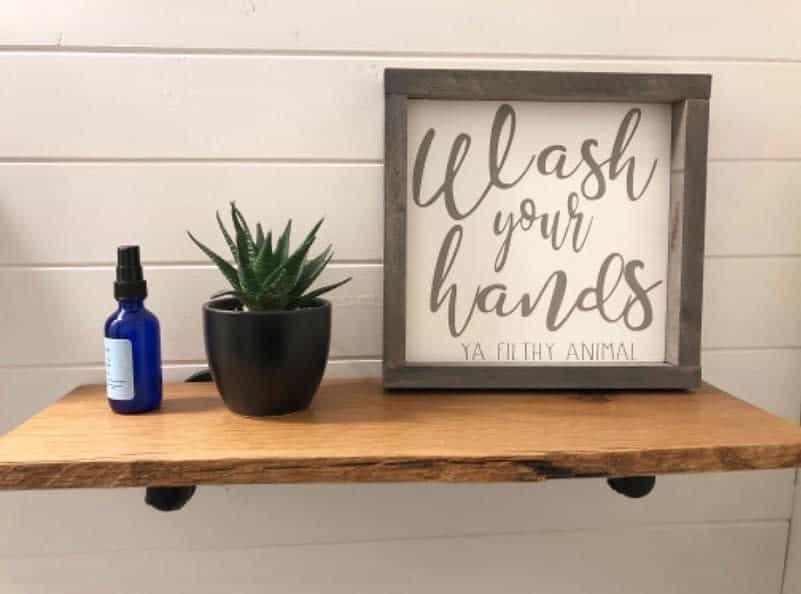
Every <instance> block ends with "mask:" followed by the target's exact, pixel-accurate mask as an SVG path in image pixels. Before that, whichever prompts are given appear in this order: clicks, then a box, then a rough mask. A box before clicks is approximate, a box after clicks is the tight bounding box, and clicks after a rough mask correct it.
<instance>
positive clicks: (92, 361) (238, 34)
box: [0, 0, 801, 594]
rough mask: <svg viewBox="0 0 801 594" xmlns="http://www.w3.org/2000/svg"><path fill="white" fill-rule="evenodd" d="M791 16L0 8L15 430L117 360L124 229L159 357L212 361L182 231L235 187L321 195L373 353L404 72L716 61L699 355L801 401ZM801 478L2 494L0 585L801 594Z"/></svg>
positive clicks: (543, 4)
mask: <svg viewBox="0 0 801 594" xmlns="http://www.w3.org/2000/svg"><path fill="white" fill-rule="evenodd" d="M799 30H801V4H799V3H797V2H793V1H790V0H787V1H784V2H782V1H765V2H760V3H740V2H726V3H723V2H698V1H697V0H693V1H692V2H690V1H677V0H674V1H672V2H669V3H644V2H643V3H634V2H629V1H626V0H618V1H612V2H603V3H582V4H577V3H567V2H547V1H544V0H538V1H531V0H514V1H510V2H506V3H500V2H464V1H463V0H461V1H457V0H449V1H441V2H429V1H427V0H406V1H404V2H397V1H394V2H389V1H380V2H355V1H354V2H346V1H343V0H340V1H334V2H327V1H323V0H318V1H317V2H299V1H298V2H267V1H259V0H244V1H241V2H236V1H222V0H219V1H212V0H206V1H197V0H195V1H190V0H180V1H177V0H176V1H171V2H163V0H148V1H143V0H140V1H139V2H136V3H128V2H122V1H119V0H118V1H112V2H109V1H107V0H106V1H102V0H83V1H78V0H69V1H67V0H59V1H56V0H53V1H50V2H46V1H31V0H28V1H23V0H6V1H5V2H2V3H0V80H3V81H4V82H3V84H2V85H0V288H2V291H1V292H0V295H2V296H1V297H0V305H2V309H3V311H4V312H5V315H4V316H3V322H2V335H1V336H0V431H5V430H7V429H9V428H10V427H12V426H14V425H15V424H17V423H18V422H20V421H21V420H22V419H24V418H25V417H26V416H29V415H30V414H32V413H33V412H35V411H36V410H37V409H39V408H41V407H42V406H44V405H45V404H46V403H47V402H48V401H49V400H51V399H53V398H55V397H57V396H58V395H60V394H61V393H63V392H64V391H66V390H67V389H69V388H71V387H72V386H74V385H77V384H79V383H84V382H87V381H98V380H100V379H102V369H101V367H100V348H99V346H98V345H99V342H98V341H99V333H100V328H101V324H102V320H103V319H104V317H105V315H106V314H107V312H108V311H109V310H110V309H111V307H112V305H113V304H112V299H111V294H110V293H111V280H112V277H113V272H112V261H113V257H114V248H115V246H116V245H117V244H120V243H124V242H138V243H141V244H142V245H143V251H144V256H145V258H146V260H147V264H148V271H147V273H148V278H149V280H150V287H151V293H152V298H151V300H150V302H151V305H152V307H153V309H154V310H155V311H156V312H157V313H158V314H159V316H160V318H161V320H162V325H163V331H164V345H163V346H164V356H165V360H166V361H167V366H166V367H167V376H168V377H169V378H170V379H173V380H181V379H183V378H184V377H186V376H187V375H189V373H191V372H192V371H193V370H196V369H198V368H199V367H200V366H201V365H202V356H203V355H202V344H201V337H200V321H199V304H200V302H201V301H202V300H203V299H204V297H205V296H206V295H207V294H208V293H209V292H210V291H211V290H212V289H214V288H216V287H217V285H219V281H218V280H217V277H216V275H215V273H214V271H213V270H212V269H211V268H210V267H209V266H208V265H207V264H206V263H205V262H203V260H202V259H201V258H200V257H199V256H198V253H197V252H196V251H195V249H194V248H193V247H192V246H191V245H190V244H189V243H188V242H187V241H186V240H185V238H184V236H183V235H182V233H183V230H184V229H186V228H191V229H194V230H197V231H198V233H199V234H200V235H201V236H204V237H207V238H212V237H214V236H215V235H214V234H215V231H214V229H213V220H212V218H211V213H212V212H213V210H214V209H215V208H219V207H222V206H224V205H225V203H226V201H228V200H230V199H236V200H238V201H239V203H240V204H241V205H242V206H243V208H245V209H246V211H247V212H248V213H250V214H252V216H255V217H258V218H261V219H263V220H266V221H283V220H285V219H286V218H287V217H290V216H291V217H294V218H295V220H296V222H297V223H298V226H299V227H303V226H306V225H308V224H310V223H311V221H312V220H313V219H315V218H317V217H318V216H320V215H321V214H325V215H326V217H327V223H326V228H325V230H324V233H323V234H324V237H323V238H322V241H324V242H327V241H331V242H333V243H334V244H335V246H336V248H337V264H336V266H335V268H336V270H334V271H333V272H332V274H337V275H341V274H342V273H343V272H347V273H349V274H352V275H353V276H354V282H353V283H351V284H350V285H348V286H347V288H344V289H342V290H340V291H339V292H338V294H336V295H335V297H334V301H335V312H336V313H335V321H334V324H335V328H334V332H335V334H334V343H333V349H332V354H333V357H334V360H333V362H332V364H331V366H330V368H329V372H330V374H331V375H341V376H348V375H350V376H353V375H376V374H377V373H378V372H379V363H378V357H379V356H380V344H381V340H380V320H381V298H380V296H381V240H382V239H381V238H382V228H381V221H382V215H381V211H382V181H381V180H382V167H381V159H382V141H383V125H382V122H383V91H382V71H383V69H384V68H385V67H387V66H407V67H421V66H425V67H470V68H509V69H515V68H520V69H543V68H550V69H571V70H576V69H582V70H614V71H660V72H685V71H687V72H710V73H712V74H713V77H714V80H713V100H712V114H711V132H710V165H709V210H708V221H707V238H708V241H707V259H706V271H705V272H706V290H705V294H704V299H705V325H704V334H703V340H704V347H705V350H704V353H703V359H704V361H703V363H704V367H705V377H706V378H707V379H708V380H710V381H712V382H715V383H717V384H719V385H721V386H722V387H724V388H727V389H729V390H731V391H733V392H734V393H736V394H738V395H740V396H742V397H744V398H747V399H749V400H751V401H752V402H755V403H756V404H758V405H760V406H763V407H765V408H767V409H769V410H772V411H774V412H776V413H778V414H781V415H783V416H785V417H787V418H789V419H793V420H795V421H797V420H799V415H800V414H801V315H800V314H799V305H801V302H800V300H799V298H798V296H797V294H798V291H799V289H801V200H799V198H800V197H801V107H799V106H801V102H799V96H800V95H801V35H799ZM88 430H91V428H88ZM54 447H56V446H54ZM794 483H795V476H794V473H793V472H792V471H775V472H758V473H735V474H727V475H705V476H676V477H668V478H660V479H659V481H658V483H657V488H656V490H655V492H654V493H653V495H651V496H649V497H648V498H646V499H643V500H640V501H630V500H625V499H623V498H621V497H619V496H616V495H614V494H613V493H611V492H610V491H609V489H607V488H606V486H605V484H604V483H603V481H600V480H575V481H568V482H558V481H557V482H551V483H548V484H545V485H485V486H469V485H368V486H314V487H310V486H280V487H272V486H263V487H235V488H234V487H232V488H205V489H201V490H200V491H199V492H198V494H197V496H196V497H195V499H194V500H193V501H192V503H191V504H190V505H189V506H188V507H187V509H186V510H184V511H182V512H181V513H177V514H157V513H156V512H154V511H152V510H150V509H147V508H145V507H144V505H143V504H142V502H141V498H142V492H141V490H122V491H71V492H35V493H2V494H0V534H1V535H2V538H0V593H6V592H13V593H16V592H26V593H27V592H54V591H58V592H81V593H86V592H91V593H94V592H98V593H100V592H104V593H105V592H132V593H134V592H154V593H158V592H165V593H166V592H174V591H192V592H194V593H202V592H218V591H235V592H250V591H253V592H262V591H264V590H265V588H267V589H270V590H271V591H276V592H298V593H302V594H305V593H307V592H340V591H341V592H348V593H351V592H371V593H372V592H382V593H385V592H403V593H405V592H409V591H415V592H438V593H439V592H460V593H462V592H487V591H492V590H498V589H499V588H500V589H501V590H502V591H504V592H537V593H543V594H558V593H590V594H601V593H607V592H608V593H610V594H611V593H615V594H620V593H631V594H645V593H648V594H652V593H657V594H658V593H662V592H665V593H667V592H682V593H690V594H691V593H699V594H723V593H726V594H755V593H758V594H772V593H775V594H779V593H780V592H782V587H783V586H782V584H783V582H784V594H799V593H801V517H799V514H801V503H799V502H801V498H800V497H801V496H799V495H797V494H796V493H795V487H794ZM794 500H795V502H796V503H795V509H796V511H795V517H796V520H795V528H796V529H795V530H794V531H793V533H792V534H790V533H789V529H790V519H791V517H792V515H793V502H794ZM788 538H789V542H790V550H789V557H788V563H787V564H786V567H785V554H786V551H787V546H788Z"/></svg>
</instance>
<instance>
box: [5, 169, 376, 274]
mask: <svg viewBox="0 0 801 594" xmlns="http://www.w3.org/2000/svg"><path fill="white" fill-rule="evenodd" d="M382 175H383V169H382V167H381V165H380V164H379V165H342V166H340V165H335V166H332V165H273V164H252V163H244V164H242V163H239V164H232V163H217V164H208V163H204V164H196V163H181V164H175V163H158V164H141V163H124V164H120V163H111V164H87V163H58V164H54V163H46V164H44V163H24V164H23V163H13V164H8V163H6V164H0V213H2V215H0V227H1V228H2V230H3V233H2V234H0V263H6V264H37V263H38V264H42V263H47V264H53V263H56V264H61V263H67V264H69V263H83V264H86V263H90V264H95V263H109V264H111V263H113V262H114V260H115V258H116V254H115V246H117V245H122V244H125V243H136V244H140V245H141V246H142V256H143V258H144V260H145V261H146V262H176V261H178V262H205V261H207V260H206V257H205V256H204V255H203V254H202V253H201V252H200V250H198V249H197V247H195V246H194V245H193V244H192V243H191V242H190V241H189V239H188V238H187V237H186V234H185V231H186V230H187V229H189V230H191V231H192V232H193V234H194V235H196V236H197V237H199V238H200V239H201V240H203V241H204V242H205V243H206V244H207V245H209V246H210V247H212V248H213V249H215V250H218V251H220V253H226V252H227V248H226V247H225V243H224V242H223V240H222V237H221V236H220V231H219V229H218V228H217V223H216V221H215V220H214V211H215V210H219V211H221V214H222V215H223V217H224V220H225V221H226V223H227V224H228V226H229V229H230V227H231V224H230V219H229V217H228V214H227V213H228V210H227V209H228V202H229V201H231V200H235V201H236V202H237V204H238V206H239V207H240V208H241V209H242V211H243V212H244V213H245V215H246V216H247V218H248V219H249V220H250V221H251V222H255V221H262V222H263V224H264V225H265V228H266V229H270V228H272V229H274V232H276V233H278V232H280V230H281V229H282V228H283V226H284V225H285V224H286V221H287V220H288V219H292V224H293V230H294V233H295V235H294V237H295V241H296V243H297V242H299V241H300V240H301V238H302V233H303V232H304V231H305V230H307V229H309V228H311V226H312V225H313V224H314V223H315V222H317V220H319V218H320V217H325V223H324V224H323V226H322V228H321V229H320V233H319V234H318V237H317V243H316V244H315V248H316V249H319V250H322V249H324V248H325V246H326V245H328V244H329V243H333V244H334V250H335V257H336V258H337V259H338V260H343V259H344V260H374V259H380V258H381V246H382V245H383V243H382V242H383V232H382V229H383V216H382V212H383V208H384V195H383V178H382ZM47 221H59V224H58V225H53V224H48V222H47ZM121 221H124V224H116V223H117V222H121ZM154 221H158V222H159V224H158V225H154V224H153V222H154ZM357 228H358V233H354V230H355V229H357ZM45 229H46V234H47V241H43V238H42V233H43V232H44V231H45ZM266 229H265V230H266ZM76 236H81V237H91V241H75V237H76Z"/></svg>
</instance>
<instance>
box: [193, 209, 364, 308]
mask: <svg viewBox="0 0 801 594" xmlns="http://www.w3.org/2000/svg"><path fill="white" fill-rule="evenodd" d="M231 221H232V223H233V227H234V235H233V237H232V236H231V234H230V233H229V232H228V229H226V227H225V225H224V224H223V221H222V219H221V218H220V213H219V212H217V224H218V225H219V226H220V231H222V234H223V237H224V238H225V242H226V243H227V244H228V247H229V248H230V250H231V254H233V258H234V263H235V264H236V266H234V265H232V264H231V263H230V262H229V261H227V260H226V259H225V258H223V257H222V256H220V255H219V254H217V253H215V252H214V251H212V250H211V249H209V248H208V247H207V246H206V245H204V244H203V243H201V242H200V241H198V240H197V239H196V238H195V236H194V235H192V234H191V233H190V232H189V231H187V235H189V238H190V239H191V240H192V241H193V242H194V243H195V245H197V246H198V247H199V248H200V249H201V250H202V251H203V253H204V254H206V255H207V256H208V257H209V258H210V259H211V261H212V262H214V264H216V265H217V268H219V269H220V272H222V273H223V276H225V278H226V279H227V280H228V282H229V283H230V284H231V287H232V288H231V289H226V290H224V291H220V292H218V293H215V294H214V295H212V296H211V298H212V299H216V298H218V297H223V296H226V295H230V296H233V297H236V298H237V299H238V300H239V301H240V302H241V303H242V304H243V305H244V306H245V307H246V308H247V309H248V310H250V311H269V310H286V309H296V308H298V307H309V306H311V305H314V303H315V300H316V299H317V297H319V296H320V295H322V294H324V293H327V292H328V291H331V290H332V289H336V288H337V287H339V286H342V285H344V284H345V283H346V282H348V281H349V280H350V277H349V278H346V279H344V280H341V281H339V282H336V283H333V284H330V285H325V286H323V287H319V288H316V289H313V290H309V289H310V287H311V285H312V284H313V283H314V281H315V280H317V277H319V276H320V273H321V272H322V271H323V270H324V269H325V267H326V266H327V265H328V263H329V262H330V261H331V258H332V257H333V255H334V253H333V251H332V250H331V246H330V245H329V246H328V247H327V248H326V249H325V250H324V251H323V252H322V253H321V254H319V255H318V256H316V257H314V258H311V259H308V258H307V255H308V253H309V249H310V248H311V246H312V244H313V243H314V240H315V236H316V233H317V231H318V229H319V228H320V226H321V225H322V224H323V219H320V221H318V223H317V224H316V225H315V226H314V227H313V228H312V230H311V231H310V232H309V234H308V235H307V236H306V239H304V240H303V243H301V244H300V246H299V247H298V248H297V249H296V250H295V251H294V252H291V253H290V249H289V236H290V234H291V232H292V219H290V220H289V222H288V223H287V224H286V227H285V228H284V231H283V232H282V233H281V235H280V236H279V237H278V239H277V240H276V242H275V246H273V238H272V231H269V232H268V233H267V235H265V234H264V229H263V228H262V226H261V223H258V224H257V225H256V233H255V235H254V234H253V233H252V232H251V230H250V227H249V226H248V223H247V221H246V220H245V217H244V216H243V215H242V212H241V211H240V210H239V208H237V206H236V203H234V202H231ZM307 291H308V292H307Z"/></svg>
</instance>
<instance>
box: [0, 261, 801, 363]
mask: <svg viewBox="0 0 801 594" xmlns="http://www.w3.org/2000/svg"><path fill="white" fill-rule="evenodd" d="M705 268H706V278H705V296H704V335H703V336H704V345H705V346H706V347H713V348H719V347H732V346H735V347H783V346H798V345H801V318H799V316H798V315H797V311H796V309H797V308H796V305H795V300H794V296H795V294H796V292H797V289H798V287H799V286H801V257H798V258H746V259H727V258H712V259H708V260H707V262H706V267H705ZM381 273H382V268H381V265H380V264H371V265H358V266H355V265H335V266H331V267H329V269H328V270H327V272H326V273H325V274H326V276H325V278H324V279H323V280H322V281H321V282H328V281H329V280H333V279H336V278H341V277H344V276H353V281H352V282H351V283H349V284H347V285H346V286H345V287H343V288H341V289H339V290H338V291H336V292H335V293H333V294H331V299H332V301H333V303H334V323H333V336H332V347H331V354H332V356H334V357H378V356H380V354H381V346H380V345H381V294H382V274H381ZM146 276H147V278H148V282H149V287H150V294H151V297H150V299H149V303H150V306H151V308H152V309H153V311H155V312H156V313H157V314H158V315H159V318H160V320H161V322H162V345H163V356H164V359H165V360H168V361H197V360H202V359H203V358H204V354H203V342H202V336H201V319H200V306H201V303H202V302H203V301H204V300H205V299H206V297H207V296H208V295H209V294H211V293H212V292H214V291H215V290H218V289H220V288H221V287H222V286H223V283H222V282H221V276H220V274H219V272H217V271H216V270H215V269H213V268H211V267H210V266H197V267H191V268H187V267H180V266H166V267H151V268H149V269H148V271H147V273H146ZM112 282H113V269H112V268H110V267H105V268H36V269H26V268H21V269H16V268H6V269H0V286H3V287H12V288H13V290H11V291H8V292H7V293H6V296H5V298H6V308H7V311H11V312H18V313H17V315H14V316H13V317H12V318H10V319H8V320H7V323H6V328H5V335H4V340H3V341H2V342H0V361H2V364H3V365H5V366H10V365H43V364H69V363H92V362H97V361H99V354H100V340H101V336H102V327H103V321H104V320H105V318H106V316H107V315H108V314H109V313H110V311H111V310H112V305H113V300H112V298H111V286H112Z"/></svg>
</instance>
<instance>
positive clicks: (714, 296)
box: [702, 258, 801, 348]
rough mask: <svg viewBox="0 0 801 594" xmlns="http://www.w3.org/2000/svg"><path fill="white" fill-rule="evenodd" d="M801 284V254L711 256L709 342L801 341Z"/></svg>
mask: <svg viewBox="0 0 801 594" xmlns="http://www.w3.org/2000/svg"><path fill="white" fill-rule="evenodd" d="M799 287H801V258H745V259H735V258H720V259H712V260H707V263H706V266H705V267H704V311H703V317H704V320H703V338H702V342H703V345H704V346H705V347H708V348H723V347H734V346H739V347H754V346H757V347H772V346H798V345H801V316H799V315H798V291H799Z"/></svg>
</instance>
